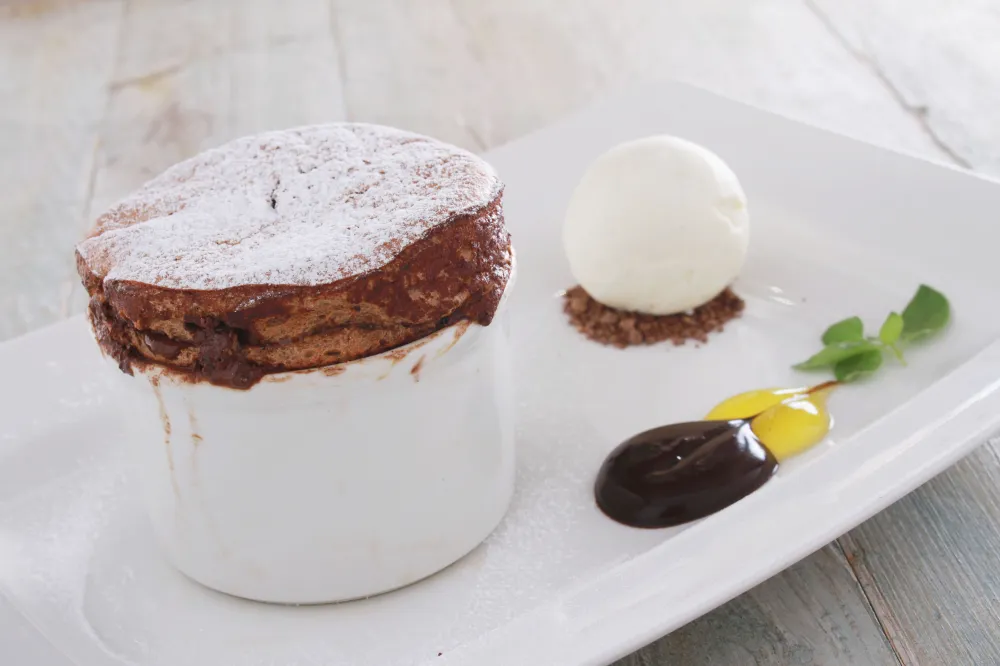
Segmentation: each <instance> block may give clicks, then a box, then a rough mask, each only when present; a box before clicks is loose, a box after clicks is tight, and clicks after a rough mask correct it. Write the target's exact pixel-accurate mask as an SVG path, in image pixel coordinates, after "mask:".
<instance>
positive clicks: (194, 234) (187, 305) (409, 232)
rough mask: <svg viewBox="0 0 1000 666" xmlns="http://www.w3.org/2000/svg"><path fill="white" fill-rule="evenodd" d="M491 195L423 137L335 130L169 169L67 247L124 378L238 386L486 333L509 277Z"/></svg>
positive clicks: (491, 179)
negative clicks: (146, 367) (465, 327)
mask: <svg viewBox="0 0 1000 666" xmlns="http://www.w3.org/2000/svg"><path fill="white" fill-rule="evenodd" d="M501 195H502V185H501V183H500V181H499V179H498V178H497V176H496V174H495V173H494V171H493V170H492V168H490V167H489V165H487V164H486V163H485V162H483V161H482V160H481V159H480V158H478V157H476V156H474V155H472V154H470V153H467V152H466V151H463V150H460V149H458V148H456V147H454V146H450V145H448V144H444V143H441V142H438V141H435V140H433V139H429V138H427V137H423V136H419V135H415V134H410V133H407V132H402V131H399V130H394V129H390V128H385V127H380V126H374V125H364V124H348V123H338V124H332V125H322V126H315V127H307V128H300V129H296V130H288V131H284V132H273V133H268V134H263V135H258V136H255V137H248V138H245V139H240V140H237V141H235V142H232V143H230V144H227V145H225V146H223V147H221V148H218V149H215V150H213V151H208V152H206V153H203V154H201V155H198V156H196V157H194V158H192V159H191V160H188V161H186V162H182V163H181V164H178V165H176V166H175V167H173V168H171V169H169V170H168V171H166V172H165V173H164V174H162V175H161V176H159V177H158V178H156V179H154V180H152V181H150V183H148V184H147V185H145V186H144V187H143V188H141V189H140V190H139V191H138V192H136V193H135V194H133V195H132V196H130V197H128V198H126V199H125V200H124V201H122V202H121V203H119V204H118V205H116V206H114V207H113V208H112V209H111V210H109V211H108V212H106V213H105V214H104V215H102V216H101V217H100V218H98V220H97V222H96V224H95V227H94V229H93V231H92V232H91V234H90V236H89V237H88V238H87V239H86V240H84V241H83V242H81V243H80V244H79V245H78V246H77V253H76V256H77V269H78V271H79V273H80V276H81V278H82V279H83V283H84V286H85V287H86V289H87V291H88V293H89V294H90V307H89V317H90V320H91V323H92V325H93V328H94V331H95V335H96V337H97V340H98V342H99V344H100V345H101V347H102V348H103V349H104V351H105V353H107V354H108V355H109V356H111V357H113V358H114V359H115V360H116V361H117V362H118V364H119V367H121V369H122V370H123V371H124V372H128V373H131V372H132V371H133V369H134V367H136V366H141V365H143V364H153V365H157V366H164V367H169V368H172V369H174V370H177V371H178V372H180V373H183V375H184V376H186V377H188V378H190V379H191V380H192V381H209V382H212V383H214V384H218V385H223V386H229V387H233V388H248V387H250V386H252V385H253V384H255V383H256V382H257V381H258V380H259V379H260V378H261V377H262V376H264V375H266V374H269V373H273V372H281V371H287V370H298V369H305V368H313V367H319V366H325V365H330V364H333V363H340V362H344V361H350V360H353V359H357V358H361V357H364V356H370V355H374V354H378V353H381V352H383V351H386V350H389V349H392V348H394V347H398V346H400V345H404V344H407V343H409V342H412V341H414V340H416V339H419V338H421V337H424V336H426V335H428V334H430V333H432V332H434V331H436V330H438V329H440V328H443V327H445V326H448V325H451V324H453V323H456V322H459V321H471V322H475V323H478V324H481V325H489V324H490V322H491V321H492V319H493V315H494V313H495V312H496V309H497V306H498V304H499V301H500V297H501V295H502V293H503V290H504V288H505V286H506V284H507V280H508V278H509V276H510V272H511V247H510V237H509V235H508V234H507V231H506V227H505V225H504V219H503V209H502V206H501Z"/></svg>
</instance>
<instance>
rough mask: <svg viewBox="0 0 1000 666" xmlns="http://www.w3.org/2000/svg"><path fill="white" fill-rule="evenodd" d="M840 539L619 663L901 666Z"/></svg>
mask: <svg viewBox="0 0 1000 666" xmlns="http://www.w3.org/2000/svg"><path fill="white" fill-rule="evenodd" d="M873 627H877V624H876V623H875V619H874V616H873V614H872V612H871V609H870V608H869V607H868V605H867V604H866V603H865V600H864V598H862V597H860V596H859V595H858V594H857V582H856V581H855V579H854V578H853V576H852V575H851V573H850V571H849V570H848V568H847V567H846V562H845V561H844V556H843V554H842V553H841V551H840V549H839V548H837V546H835V545H830V546H827V547H826V548H823V549H822V550H820V551H819V552H817V553H815V554H814V555H812V556H811V557H810V558H808V559H807V560H804V561H802V562H799V563H798V564H795V565H793V566H792V567H790V568H788V569H786V570H785V571H783V572H782V573H780V574H779V575H777V576H775V577H774V578H771V579H770V580H768V581H767V582H765V583H763V584H761V585H759V586H757V587H756V588H754V589H753V590H751V591H750V592H747V593H746V594H744V595H742V596H740V597H739V598H737V599H735V600H734V601H732V602H730V603H728V604H726V605H725V606H722V607H721V608H717V609H716V610H714V611H712V612H710V613H708V614H707V615H704V616H702V617H700V618H698V619H697V620H695V621H694V622H691V623H690V624H688V625H687V626H685V627H683V628H681V629H679V630H677V631H675V632H674V633H672V634H671V635H670V636H668V637H666V638H664V639H662V640H660V641H658V642H657V643H654V644H653V645H651V646H650V647H648V648H646V649H644V650H641V651H640V652H637V653H636V654H634V655H632V656H630V657H627V658H625V659H622V660H621V661H619V662H617V664H616V666H654V665H660V664H663V665H664V666H666V665H667V664H670V665H673V664H677V665H679V666H680V665H683V666H720V665H734V666H735V665H742V664H753V665H755V666H762V665H765V664H774V665H776V666H777V665H782V666H784V665H787V664H803V665H805V664H808V665H811V666H852V665H857V666H876V665H885V666H897V665H898V664H899V661H898V660H897V659H896V656H895V655H894V654H893V651H892V649H891V648H890V647H889V644H888V641H887V640H886V638H885V636H884V635H882V634H881V633H880V632H879V631H877V630H873Z"/></svg>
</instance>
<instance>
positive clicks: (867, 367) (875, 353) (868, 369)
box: [833, 349, 882, 382]
mask: <svg viewBox="0 0 1000 666" xmlns="http://www.w3.org/2000/svg"><path fill="white" fill-rule="evenodd" d="M881 365H882V352H881V351H880V350H878V349H870V350H868V351H863V352H861V353H860V354H855V355H854V356H851V357H850V358H845V359H844V360H843V361H839V362H838V363H837V364H836V365H835V366H833V375H834V376H835V377H836V378H837V381H838V382H853V381H854V380H856V379H860V378H862V377H864V376H865V375H870V374H871V373H873V372H875V371H876V370H878V369H879V367H880V366H881Z"/></svg>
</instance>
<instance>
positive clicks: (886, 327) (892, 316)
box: [878, 312, 903, 346]
mask: <svg viewBox="0 0 1000 666" xmlns="http://www.w3.org/2000/svg"><path fill="white" fill-rule="evenodd" d="M902 333H903V317H902V316H900V314H899V313H898V312H890V313H889V316H888V317H886V318H885V323H883V324H882V328H880V329H879V331H878V339H879V340H881V341H882V342H883V343H884V344H887V345H889V346H892V345H894V344H896V342H897V341H898V340H899V336H900V335H901V334H902Z"/></svg>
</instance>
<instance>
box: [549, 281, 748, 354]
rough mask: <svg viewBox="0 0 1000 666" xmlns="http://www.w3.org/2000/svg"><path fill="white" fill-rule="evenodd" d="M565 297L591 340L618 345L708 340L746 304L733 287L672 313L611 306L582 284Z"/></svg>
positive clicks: (566, 307) (575, 322) (565, 308)
mask: <svg viewBox="0 0 1000 666" xmlns="http://www.w3.org/2000/svg"><path fill="white" fill-rule="evenodd" d="M563 299H564V300H563V311H564V312H565V313H566V314H567V315H568V316H569V321H570V323H571V324H572V325H573V327H574V328H575V329H576V330H578V331H580V332H581V333H583V334H584V335H585V336H587V337H588V338H590V339H591V340H594V341H596V342H600V343H601V344H605V345H612V346H615V347H629V346H631V345H652V344H656V343H657V342H663V341H665V340H669V341H671V342H672V343H674V344H675V345H683V344H684V343H685V342H687V341H688V340H694V341H696V342H707V341H708V334H709V333H712V332H715V331H721V330H722V329H723V327H724V326H725V325H726V324H727V323H728V322H729V321H731V320H732V319H735V318H737V317H739V316H740V314H741V313H742V312H743V308H744V306H745V304H744V303H743V299H742V298H740V297H739V296H737V295H736V294H734V293H733V291H732V290H731V289H729V288H726V289H724V290H723V291H722V293H720V294H719V295H718V296H716V297H715V298H713V299H712V300H710V301H709V302H708V303H705V304H704V305H701V306H699V307H697V308H695V309H694V310H693V311H691V312H682V313H678V314H672V315H648V314H642V313H639V312H629V311H627V310H618V309H616V308H612V307H608V306H607V305H604V304H603V303H598V302H597V301H596V300H594V298H593V297H592V296H591V295H590V294H588V293H587V292H586V291H584V289H583V287H580V286H579V285H578V286H576V287H573V288H571V289H568V290H567V291H566V294H565V295H564V296H563Z"/></svg>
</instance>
